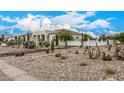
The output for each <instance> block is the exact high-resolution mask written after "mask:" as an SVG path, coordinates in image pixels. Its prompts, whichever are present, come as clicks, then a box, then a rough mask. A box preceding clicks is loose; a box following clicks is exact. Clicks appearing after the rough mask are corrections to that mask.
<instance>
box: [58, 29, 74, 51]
mask: <svg viewBox="0 0 124 93" xmlns="http://www.w3.org/2000/svg"><path fill="white" fill-rule="evenodd" d="M69 32H70V31H69V30H66V29H62V31H60V32H58V33H57V35H58V38H59V39H60V40H61V41H64V42H65V49H67V46H68V45H67V41H70V40H73V35H72V34H71V33H69Z"/></svg>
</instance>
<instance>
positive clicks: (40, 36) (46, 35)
mask: <svg viewBox="0 0 124 93" xmlns="http://www.w3.org/2000/svg"><path fill="white" fill-rule="evenodd" d="M65 31H66V32H69V33H71V34H72V35H73V37H74V40H73V41H80V40H81V33H79V32H74V31H70V30H65V29H58V30H54V31H48V30H45V31H33V32H32V33H31V34H29V36H30V41H34V42H36V45H38V44H39V41H40V40H48V41H50V42H51V40H52V39H54V38H55V36H56V34H57V33H58V32H65ZM18 36H20V38H21V39H23V38H24V37H25V41H27V34H23V35H22V34H21V35H17V37H18Z"/></svg>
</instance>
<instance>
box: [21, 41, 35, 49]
mask: <svg viewBox="0 0 124 93" xmlns="http://www.w3.org/2000/svg"><path fill="white" fill-rule="evenodd" d="M23 46H24V47H25V48H28V49H34V48H35V47H36V43H35V42H33V41H26V42H24V43H23Z"/></svg>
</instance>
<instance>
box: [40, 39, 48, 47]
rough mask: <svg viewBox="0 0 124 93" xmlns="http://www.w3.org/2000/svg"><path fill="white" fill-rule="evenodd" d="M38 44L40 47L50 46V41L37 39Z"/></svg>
mask: <svg viewBox="0 0 124 93" xmlns="http://www.w3.org/2000/svg"><path fill="white" fill-rule="evenodd" d="M39 46H40V47H49V46H50V42H49V41H43V40H40V41H39Z"/></svg>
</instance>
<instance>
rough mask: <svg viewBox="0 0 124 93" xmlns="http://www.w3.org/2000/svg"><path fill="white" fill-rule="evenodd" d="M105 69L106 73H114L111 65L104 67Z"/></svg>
mask: <svg viewBox="0 0 124 93" xmlns="http://www.w3.org/2000/svg"><path fill="white" fill-rule="evenodd" d="M105 71H106V74H114V73H115V71H114V70H113V68H112V67H107V68H106V69H105Z"/></svg>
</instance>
